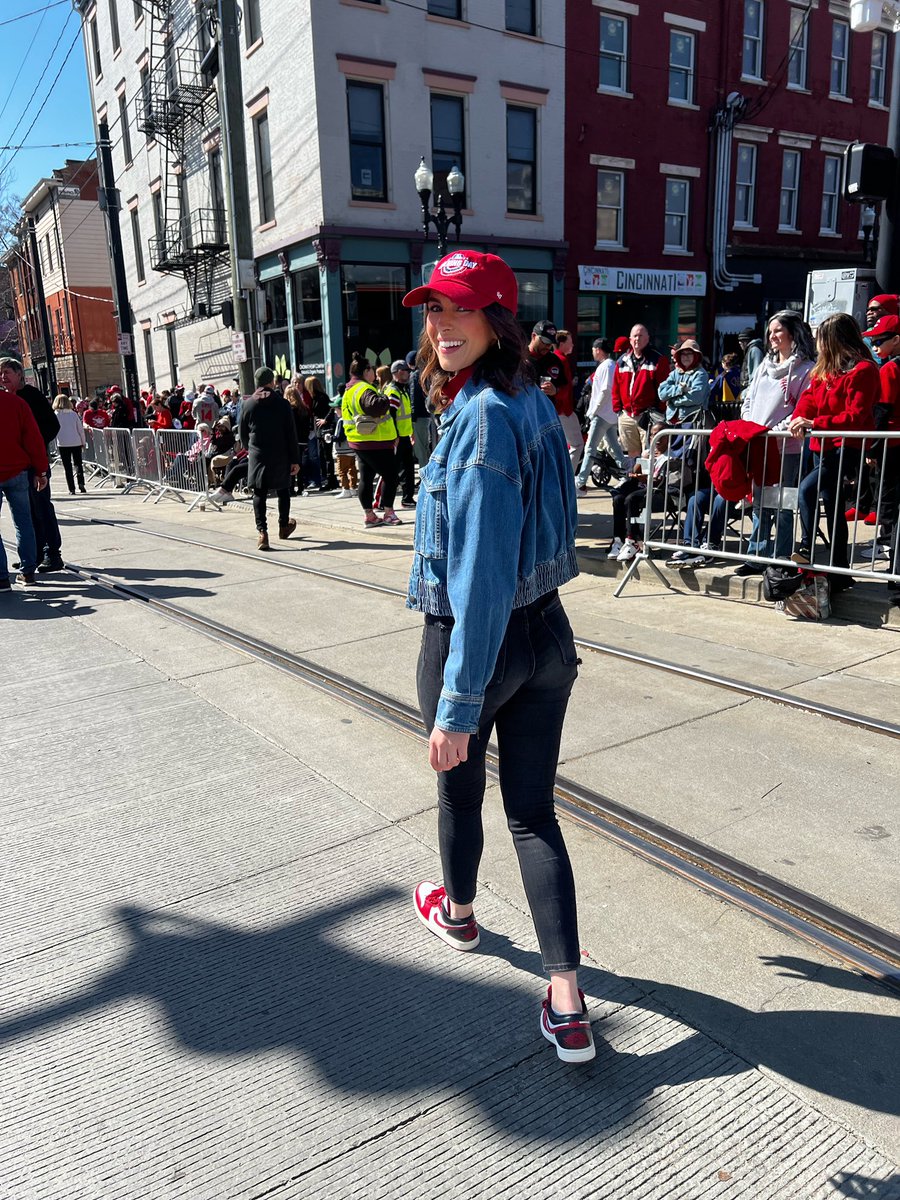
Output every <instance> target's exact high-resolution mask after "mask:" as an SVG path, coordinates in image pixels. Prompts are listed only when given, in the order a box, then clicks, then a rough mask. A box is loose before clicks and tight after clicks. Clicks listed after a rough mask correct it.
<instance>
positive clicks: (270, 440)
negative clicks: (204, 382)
mask: <svg viewBox="0 0 900 1200" xmlns="http://www.w3.org/2000/svg"><path fill="white" fill-rule="evenodd" d="M254 379H255V381H256V391H255V392H254V393H253V395H252V396H250V397H249V399H247V400H245V401H244V403H243V404H242V405H241V419H240V440H241V445H242V446H243V447H244V448H245V449H246V450H247V458H248V462H249V468H248V471H247V486H248V487H249V488H251V489H252V491H253V515H254V518H255V520H256V530H257V533H258V535H259V539H258V541H257V548H258V549H259V550H268V549H270V547H269V533H268V523H267V518H266V499H267V497H268V495H269V492H270V491H272V492H275V493H276V494H277V496H278V536H279V537H280V538H282V539H286V538H289V537H290V536H291V534H292V533H293V532H294V530H295V529H296V528H297V522H296V520H294V518H293V517H292V516H291V492H290V486H291V477H292V476H294V475H296V474H298V473H299V471H300V447H299V445H298V444H297V429H296V427H295V425H294V417H293V413H292V412H291V406H290V404H288V402H287V400H285V398H284V396H283V395H282V394H281V392H279V391H277V390H276V389H275V388H274V387H273V386H272V385H273V384H274V382H275V373H274V371H271V370H270V369H269V368H268V367H260V368H259V369H258V370H257V372H256V374H255V376H254ZM216 417H217V418H218V413H216Z"/></svg>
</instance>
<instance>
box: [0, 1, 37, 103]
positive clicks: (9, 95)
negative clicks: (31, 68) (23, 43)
mask: <svg viewBox="0 0 900 1200" xmlns="http://www.w3.org/2000/svg"><path fill="white" fill-rule="evenodd" d="M46 19H47V12H46V10H45V11H44V12H42V13H41V19H40V21H38V27H37V29H36V30H35V31H34V33H33V34H32V36H31V41H30V42H29V43H28V49H27V50H26V51H25V53H24V54H23V55H22V57H21V59H20V60H19V69H18V71H16V77H15V79H14V80H13V81H12V83H11V84H10V85H9V91H8V92H7V93H6V99H5V100H4V101H3V108H2V109H0V120H2V119H3V114H4V113H5V112H6V110H7V108H9V102H10V100H11V99H12V94H13V92H14V91H15V88H16V84H17V83H18V82H19V78H20V76H21V74H22V72H23V71H24V70H25V63H26V62H27V61H28V56H29V55H30V54H31V51H32V50H33V49H34V46H35V42H36V41H37V36H38V34H39V33H40V32H41V29H42V28H43V25H44V21H45V20H46Z"/></svg>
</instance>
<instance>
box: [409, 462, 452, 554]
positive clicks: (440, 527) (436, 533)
mask: <svg viewBox="0 0 900 1200" xmlns="http://www.w3.org/2000/svg"><path fill="white" fill-rule="evenodd" d="M421 484H422V486H421V488H420V489H419V504H421V505H422V514H421V519H420V521H421V523H420V521H419V514H418V513H417V514H416V517H417V525H419V530H420V536H419V539H418V540H419V542H420V544H419V545H418V546H417V547H416V548H417V549H418V550H419V551H420V552H421V553H422V554H424V555H425V557H426V558H446V557H447V546H448V542H449V530H448V528H447V468H446V467H445V466H444V464H443V463H436V462H430V463H429V464H428V466H427V467H426V468H425V470H424V471H423V472H422V476H421Z"/></svg>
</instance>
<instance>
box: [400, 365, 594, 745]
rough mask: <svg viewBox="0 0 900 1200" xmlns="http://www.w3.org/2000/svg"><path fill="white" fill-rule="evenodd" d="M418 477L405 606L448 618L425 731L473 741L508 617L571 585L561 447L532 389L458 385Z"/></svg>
mask: <svg viewBox="0 0 900 1200" xmlns="http://www.w3.org/2000/svg"><path fill="white" fill-rule="evenodd" d="M421 478H422V486H421V488H420V489H419V501H418V504H417V506H416V534H415V555H414V559H413V566H412V571H411V573H410V579H409V595H408V597H407V607H408V608H414V609H418V610H420V611H421V612H425V613H431V614H432V615H434V616H438V617H448V618H449V617H452V618H453V620H454V624H453V628H452V630H451V634H450V654H449V657H448V659H447V662H446V664H445V666H444V685H443V689H442V691H441V698H440V702H439V704H438V710H437V718H436V724H437V726H438V728H440V729H444V730H447V731H451V732H458V733H477V731H478V722H479V718H480V716H481V708H482V704H483V703H484V693H485V689H486V687H487V685H488V681H489V680H490V678H491V676H492V675H493V673H494V666H495V664H496V661H497V654H498V652H499V650H500V645H501V643H502V641H503V636H504V634H505V632H506V626H507V624H508V623H509V618H510V614H511V612H512V610H513V609H514V608H522V607H523V606H524V605H526V604H531V603H532V602H533V601H534V600H537V599H538V598H539V597H540V596H543V595H545V594H546V593H547V592H550V591H552V590H553V589H554V588H557V587H560V586H561V585H562V584H564V583H567V582H568V581H569V580H570V579H573V578H574V577H575V576H576V575H577V574H578V567H577V564H576V561H575V528H576V524H577V507H576V501H575V482H574V477H573V474H572V465H571V461H570V459H569V453H568V448H567V445H566V436H565V434H564V432H563V428H562V426H561V425H560V422H559V418H558V417H557V415H556V411H555V410H554V408H553V405H552V404H551V403H550V401H549V400H548V399H547V397H546V396H545V395H544V393H543V392H542V391H540V390H539V389H538V388H537V387H535V386H533V385H530V384H529V385H527V386H526V387H524V388H523V389H522V391H520V392H518V393H517V394H516V395H514V396H509V395H506V394H505V393H503V392H498V391H495V390H494V389H493V388H491V387H489V386H487V385H486V384H484V383H483V382H480V381H477V380H469V382H468V383H466V384H465V386H464V387H463V388H462V390H461V391H460V392H459V394H458V395H457V397H456V399H455V400H454V401H453V403H452V405H451V406H450V408H448V409H447V410H446V411H445V412H444V414H443V415H442V417H441V438H440V441H439V442H438V444H437V446H436V448H435V450H434V453H433V454H432V456H431V458H430V459H429V462H428V465H427V466H426V467H425V468H424V470H423V471H422V477H421Z"/></svg>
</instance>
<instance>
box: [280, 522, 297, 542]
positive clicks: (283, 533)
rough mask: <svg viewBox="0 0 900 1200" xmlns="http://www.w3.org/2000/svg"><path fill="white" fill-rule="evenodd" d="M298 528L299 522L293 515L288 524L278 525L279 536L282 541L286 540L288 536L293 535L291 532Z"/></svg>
mask: <svg viewBox="0 0 900 1200" xmlns="http://www.w3.org/2000/svg"><path fill="white" fill-rule="evenodd" d="M296 528H297V522H296V520H295V519H294V518H293V517H291V519H290V520H289V521H288V523H287V525H279V526H278V536H279V537H280V538H281V539H282V541H285V540H286V539H287V538H289V537H290V536H291V534H292V533H293V532H294V530H295V529H296Z"/></svg>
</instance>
